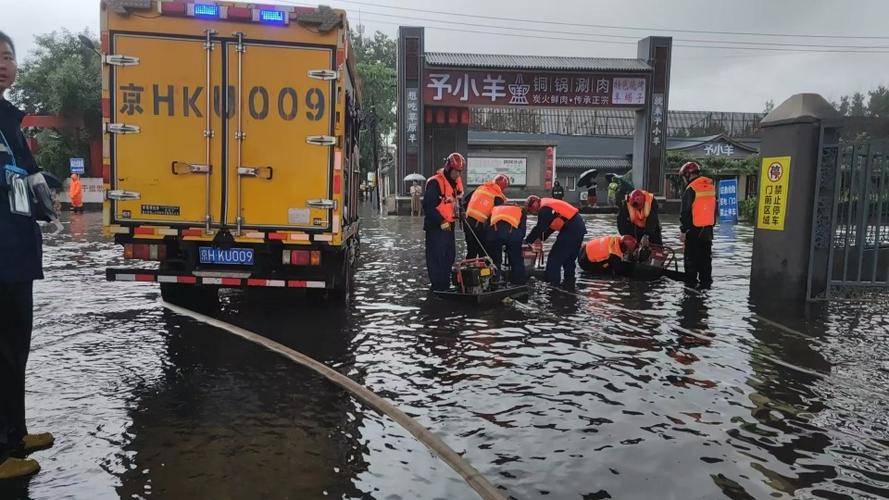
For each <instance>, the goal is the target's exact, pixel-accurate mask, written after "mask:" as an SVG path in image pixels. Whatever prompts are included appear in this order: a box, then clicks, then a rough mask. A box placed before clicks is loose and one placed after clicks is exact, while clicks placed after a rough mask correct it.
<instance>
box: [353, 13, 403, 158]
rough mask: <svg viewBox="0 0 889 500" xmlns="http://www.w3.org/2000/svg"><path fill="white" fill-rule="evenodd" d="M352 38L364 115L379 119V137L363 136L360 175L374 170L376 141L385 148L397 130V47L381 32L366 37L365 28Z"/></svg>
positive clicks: (360, 29)
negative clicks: (360, 84) (369, 114)
mask: <svg viewBox="0 0 889 500" xmlns="http://www.w3.org/2000/svg"><path fill="white" fill-rule="evenodd" d="M349 35H350V39H351V41H352V49H353V50H354V52H355V58H356V60H357V65H356V68H357V70H358V76H359V78H360V80H361V83H362V102H361V108H362V109H363V110H364V112H365V113H374V114H375V115H376V119H377V134H378V137H376V138H374V137H371V136H370V131H369V130H366V131H365V133H364V134H362V136H361V141H360V148H361V171H362V172H363V173H366V172H370V171H373V170H374V165H373V145H374V141H375V140H376V141H379V142H380V143H383V144H385V142H386V141H385V139H386V138H388V137H391V136H392V133H393V132H394V130H395V99H396V72H395V64H396V53H395V50H396V44H395V40H392V39H391V38H389V37H388V36H386V35H385V34H384V33H381V32H379V31H377V32H376V33H374V35H373V37H372V38H371V37H366V36H365V34H364V26H360V25H359V26H358V28H357V31H352V32H351V33H350V34H349Z"/></svg>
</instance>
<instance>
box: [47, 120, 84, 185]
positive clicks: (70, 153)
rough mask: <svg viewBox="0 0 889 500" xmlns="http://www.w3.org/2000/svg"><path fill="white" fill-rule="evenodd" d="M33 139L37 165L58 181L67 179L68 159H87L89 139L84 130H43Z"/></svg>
mask: <svg viewBox="0 0 889 500" xmlns="http://www.w3.org/2000/svg"><path fill="white" fill-rule="evenodd" d="M35 138H36V139H37V144H38V148H37V152H36V153H35V155H34V156H35V157H36V159H37V164H38V165H40V168H42V169H44V170H47V171H49V172H51V173H52V174H54V175H56V177H58V178H59V179H64V178H65V177H68V159H69V158H89V153H90V151H89V137H87V134H86V131H85V130H84V129H81V128H76V129H65V130H58V131H56V130H51V129H44V130H41V131H39V132H37V134H36V136H35Z"/></svg>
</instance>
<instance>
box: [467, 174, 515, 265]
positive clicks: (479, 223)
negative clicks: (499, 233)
mask: <svg viewBox="0 0 889 500" xmlns="http://www.w3.org/2000/svg"><path fill="white" fill-rule="evenodd" d="M508 186H509V177H507V176H505V175H503V174H498V175H497V176H496V177H494V179H493V180H490V181H488V182H485V183H484V184H482V185H481V186H479V187H477V188H475V190H474V191H473V192H472V194H471V195H470V196H469V201H468V203H467V204H466V219H465V220H464V221H463V232H464V233H465V235H466V258H467V259H475V258H477V257H484V256H485V255H486V254H487V252H485V248H484V247H483V245H484V244H485V240H486V239H487V232H488V225H489V223H490V219H491V211H492V210H493V209H494V207H496V206H498V205H502V204H503V203H505V202H506V195H504V194H503V190H504V189H506V188H507V187H508Z"/></svg>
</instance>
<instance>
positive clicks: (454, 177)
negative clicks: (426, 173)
mask: <svg viewBox="0 0 889 500" xmlns="http://www.w3.org/2000/svg"><path fill="white" fill-rule="evenodd" d="M465 167H466V159H465V158H463V155H461V154H460V153H451V154H450V155H448V157H447V159H445V164H444V168H441V169H439V170H438V171H437V172H436V173H435V175H433V176H432V177H430V178H429V180H427V181H426V191H425V193H424V194H423V213H424V220H423V230H424V231H425V232H426V271H427V272H428V273H429V281H430V282H431V284H432V290H436V291H438V290H447V289H448V287H449V286H450V282H451V266H453V265H454V259H455V258H456V255H457V248H456V241H455V240H454V228H455V226H456V223H457V220H458V219H459V214H458V211H459V206H460V197H461V196H463V180H462V179H461V178H460V174H461V173H462V172H463V169H464V168H465Z"/></svg>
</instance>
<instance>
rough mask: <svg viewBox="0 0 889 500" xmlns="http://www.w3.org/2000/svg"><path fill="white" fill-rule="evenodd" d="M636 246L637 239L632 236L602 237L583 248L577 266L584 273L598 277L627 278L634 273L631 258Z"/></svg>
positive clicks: (585, 244) (587, 243) (584, 245)
mask: <svg viewBox="0 0 889 500" xmlns="http://www.w3.org/2000/svg"><path fill="white" fill-rule="evenodd" d="M636 245H637V241H636V238H634V237H633V236H630V235H624V236H602V237H601V238H596V239H594V240H590V241H588V242H586V243H584V244H583V245H582V246H581V249H580V256H579V257H578V258H577V264H578V265H580V268H581V269H582V270H583V271H584V272H586V273H589V274H595V275H597V276H602V275H611V276H626V275H628V274H630V272H632V271H633V263H632V262H630V261H629V258H630V256H631V254H632V253H633V252H634V251H635V250H636Z"/></svg>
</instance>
